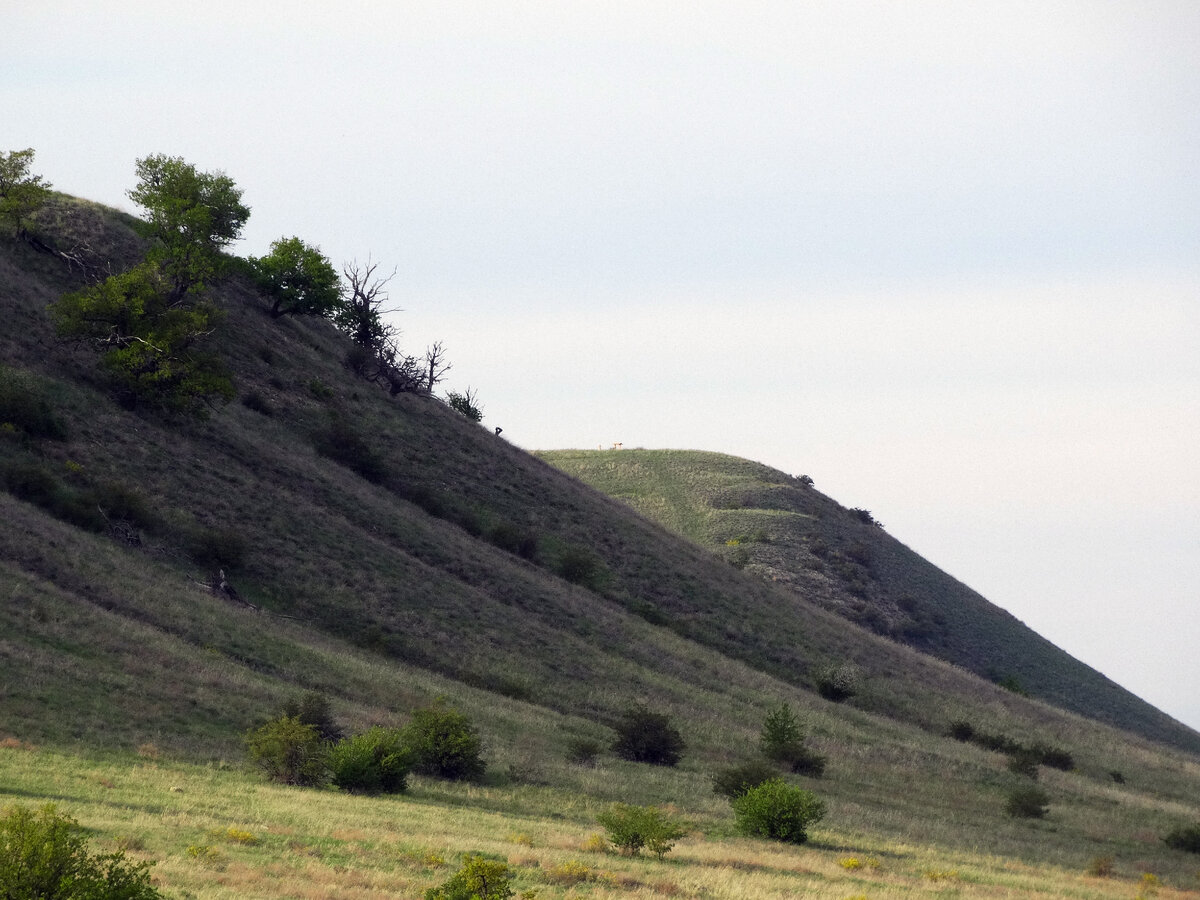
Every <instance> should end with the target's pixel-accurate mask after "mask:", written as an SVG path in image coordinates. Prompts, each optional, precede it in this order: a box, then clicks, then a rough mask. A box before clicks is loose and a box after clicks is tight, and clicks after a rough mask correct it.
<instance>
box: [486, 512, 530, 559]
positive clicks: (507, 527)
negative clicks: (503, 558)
mask: <svg viewBox="0 0 1200 900" xmlns="http://www.w3.org/2000/svg"><path fill="white" fill-rule="evenodd" d="M487 539H488V540H489V541H491V542H492V543H493V544H494V545H496V546H497V547H499V548H500V549H501V550H505V551H507V552H509V553H512V554H514V555H516V556H519V557H521V558H522V559H533V558H534V557H535V556H537V548H538V542H537V535H536V534H535V533H534V532H532V531H530V530H528V529H526V528H522V527H520V526H519V525H514V524H512V523H511V522H503V521H501V522H497V523H495V524H494V525H492V527H491V528H489V529H487Z"/></svg>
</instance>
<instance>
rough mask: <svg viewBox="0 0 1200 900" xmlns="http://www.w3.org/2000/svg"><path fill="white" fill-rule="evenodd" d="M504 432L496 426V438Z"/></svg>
mask: <svg viewBox="0 0 1200 900" xmlns="http://www.w3.org/2000/svg"><path fill="white" fill-rule="evenodd" d="M502 431H504V429H503V428H501V427H500V426H499V425H497V426H496V437H500V433H501V432H502Z"/></svg>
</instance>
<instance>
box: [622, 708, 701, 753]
mask: <svg viewBox="0 0 1200 900" xmlns="http://www.w3.org/2000/svg"><path fill="white" fill-rule="evenodd" d="M616 730H617V739H616V740H615V741H614V742H613V747H612V749H613V752H614V753H616V754H617V756H619V757H621V759H628V760H631V761H633V762H644V763H651V764H653V765H656V766H673V765H675V764H676V763H677V762H679V758H680V756H682V755H683V751H684V749H685V747H686V746H687V745H686V744H685V743H684V740H683V735H681V734H680V733H679V729H677V728H676V727H675V726H674V725H672V724H671V720H670V718H668V717H667V716H666V715H665V714H663V713H656V712H652V711H651V710H649V709H647V708H646V707H645V706H640V705H639V706H635V707H633V708H632V709H629V710H627V711H626V712H625V714H624V715H623V716H622V717H621V721H620V722H618V723H617V726H616Z"/></svg>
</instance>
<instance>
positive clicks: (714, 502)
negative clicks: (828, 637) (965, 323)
mask: <svg viewBox="0 0 1200 900" xmlns="http://www.w3.org/2000/svg"><path fill="white" fill-rule="evenodd" d="M538 456H540V457H541V458H542V459H544V460H546V461H547V462H550V463H552V464H554V465H555V466H558V467H559V468H561V469H563V470H564V471H566V472H568V473H570V474H571V475H573V476H575V477H577V478H579V479H580V480H581V481H583V482H585V483H586V484H588V485H590V486H592V487H595V488H596V489H598V490H601V491H604V492H605V493H607V494H609V495H611V496H613V497H616V498H619V499H621V500H624V501H626V502H627V503H629V504H630V505H631V506H632V507H633V508H634V509H635V510H637V511H638V512H640V513H641V514H643V515H645V516H647V517H648V518H651V519H653V520H655V521H657V522H659V523H661V524H662V525H664V526H665V527H667V528H669V529H671V530H672V531H674V532H676V533H678V534H680V535H683V536H685V537H687V538H689V539H691V540H693V541H695V542H696V543H697V544H699V545H701V546H705V547H708V548H709V549H710V550H711V551H713V552H714V553H715V554H716V555H718V556H719V557H720V558H723V559H725V560H726V561H727V562H729V563H731V564H732V565H734V566H736V567H738V568H741V569H742V570H743V571H745V572H747V573H750V574H753V575H756V576H758V577H759V578H760V579H762V580H764V581H769V582H771V583H772V584H774V585H779V586H785V587H787V588H789V589H791V590H792V591H793V592H794V593H795V594H796V595H797V596H799V597H801V598H803V599H804V600H807V601H810V602H813V603H815V604H818V605H819V606H821V607H823V608H825V609H827V610H830V611H832V612H835V613H837V614H839V615H841V616H843V617H845V618H846V619H849V620H850V621H853V622H856V623H858V624H860V625H862V626H863V627H866V628H869V629H871V630H872V631H874V632H876V633H878V634H881V635H884V636H887V637H889V638H892V639H893V640H897V641H901V642H903V643H905V644H908V645H910V646H912V647H915V648H917V649H919V650H922V651H924V652H927V653H931V654H933V655H935V656H937V657H939V658H941V659H944V660H946V661H948V662H951V663H954V664H955V665H957V666H961V667H962V668H964V669H967V670H969V671H972V672H975V673H976V674H978V675H980V676H982V677H984V678H987V679H989V680H992V681H997V682H1002V683H1005V684H1007V685H1009V686H1014V687H1019V689H1021V690H1024V691H1027V692H1029V693H1030V694H1032V695H1034V696H1037V697H1040V698H1042V699H1045V700H1047V701H1049V702H1051V703H1054V704H1056V705H1058V706H1061V707H1063V708H1064V709H1069V710H1072V711H1074V712H1078V713H1080V714H1082V715H1085V716H1091V717H1093V718H1098V719H1101V720H1103V721H1106V722H1110V723H1112V724H1114V725H1117V726H1119V727H1122V728H1129V729H1131V730H1135V731H1141V732H1143V733H1145V734H1153V735H1155V736H1156V737H1157V738H1159V739H1162V740H1167V741H1180V742H1181V743H1182V745H1183V746H1191V747H1194V746H1195V744H1194V740H1193V738H1192V736H1191V735H1185V734H1181V733H1180V732H1179V730H1178V728H1176V727H1175V726H1174V724H1172V723H1168V722H1166V721H1165V720H1164V719H1163V717H1162V715H1161V714H1160V713H1159V712H1158V711H1156V710H1154V709H1152V708H1151V707H1150V706H1149V705H1148V704H1146V703H1144V702H1143V701H1141V700H1139V699H1138V698H1136V697H1134V696H1133V695H1131V694H1130V693H1129V692H1128V691H1126V690H1124V689H1123V688H1121V687H1120V686H1119V685H1117V684H1114V683H1113V682H1112V681H1110V680H1109V679H1107V678H1106V677H1104V676H1103V675H1101V674H1100V673H1099V672H1096V671H1095V670H1094V669H1092V668H1090V667H1088V666H1086V665H1084V664H1083V663H1081V662H1079V661H1078V660H1076V659H1074V658H1073V657H1071V656H1070V655H1069V654H1067V653H1065V652H1064V651H1062V650H1060V649H1059V648H1058V647H1056V646H1054V645H1053V644H1051V643H1050V642H1049V641H1047V640H1045V639H1044V638H1042V637H1041V636H1040V635H1038V634H1037V633H1036V632H1034V631H1032V630H1031V629H1030V628H1028V627H1027V626H1025V625H1024V624H1023V623H1021V622H1020V621H1018V620H1017V619H1016V618H1015V617H1013V616H1012V615H1010V614H1009V613H1007V612H1005V611H1004V610H1002V609H1000V608H999V607H997V606H995V605H993V604H991V603H989V602H987V601H986V600H985V599H984V598H983V597H981V596H980V595H979V594H977V593H976V592H974V591H972V590H971V589H970V588H968V587H967V586H966V585H964V584H962V583H960V582H958V581H956V580H955V579H953V578H952V577H950V576H949V575H947V574H946V573H945V572H943V571H941V570H940V569H938V568H937V567H936V566H934V565H933V564H931V563H929V562H928V561H927V560H925V559H923V558H922V557H920V556H918V555H917V554H916V553H914V552H912V551H911V550H910V549H909V548H908V547H906V546H904V545H903V544H902V543H900V542H899V541H898V540H896V539H895V538H893V537H891V536H890V535H889V534H887V533H886V532H885V531H884V530H883V529H882V528H879V527H877V526H876V525H874V523H873V521H872V520H871V518H870V515H869V513H864V512H863V511H855V510H848V509H846V508H844V507H842V506H840V505H839V504H837V503H836V502H834V501H833V500H831V499H830V498H829V497H826V496H825V495H824V494H822V493H820V492H819V491H817V490H816V489H815V488H814V487H813V486H811V484H808V483H806V482H804V481H803V480H801V479H800V478H795V477H792V476H790V475H787V474H785V473H783V472H779V471H777V470H774V469H771V468H769V467H767V466H764V465H761V464H759V463H754V462H750V461H749V460H745V459H739V458H737V457H732V456H727V455H724V454H719V453H703V452H696V451H679V450H622V451H618V452H614V451H586V450H563V451H547V452H542V453H539V454H538Z"/></svg>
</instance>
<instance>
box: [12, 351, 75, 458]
mask: <svg viewBox="0 0 1200 900" xmlns="http://www.w3.org/2000/svg"><path fill="white" fill-rule="evenodd" d="M0 425H11V426H13V427H14V428H16V429H18V430H20V431H21V432H23V433H24V434H25V435H27V436H28V437H31V438H49V439H50V440H55V441H62V440H66V437H67V429H66V428H65V427H64V426H63V424H62V422H61V421H59V419H58V417H57V416H55V414H54V410H53V409H52V408H51V406H50V401H49V400H48V399H47V397H46V393H45V390H44V388H43V387H42V385H41V384H40V383H39V382H38V381H37V380H36V379H35V378H34V377H33V376H32V375H29V374H28V373H25V372H19V371H17V370H15V369H10V368H9V367H8V366H4V365H0Z"/></svg>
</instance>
